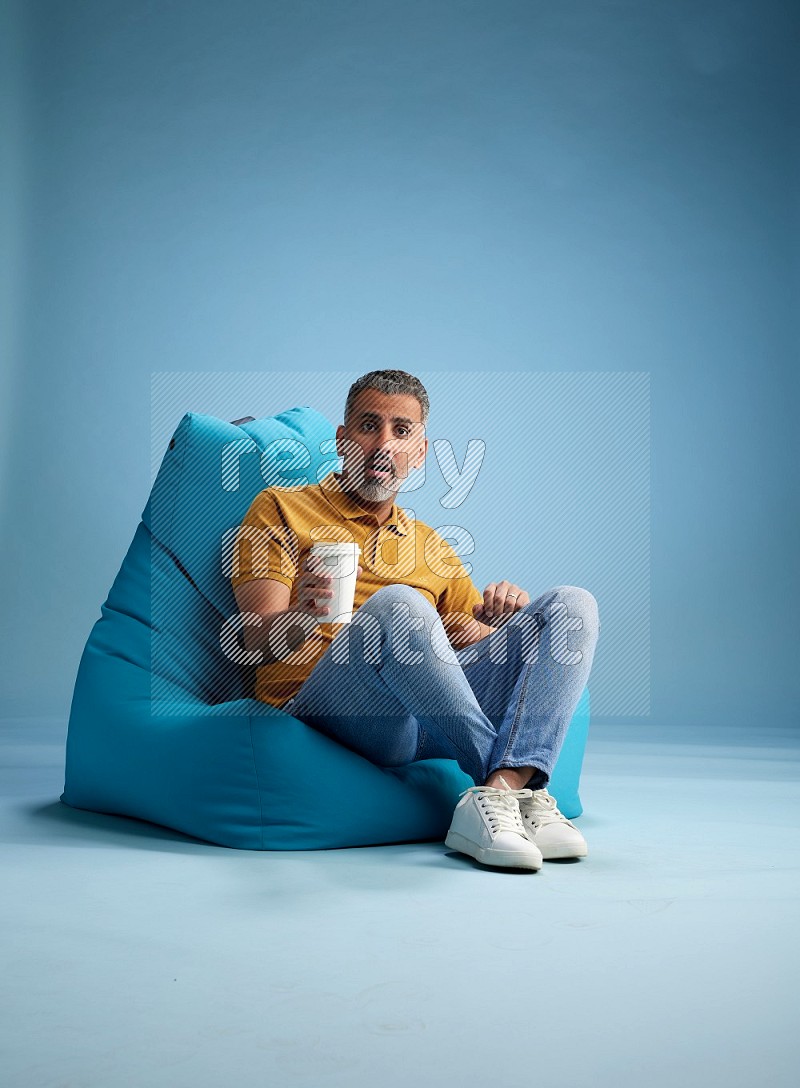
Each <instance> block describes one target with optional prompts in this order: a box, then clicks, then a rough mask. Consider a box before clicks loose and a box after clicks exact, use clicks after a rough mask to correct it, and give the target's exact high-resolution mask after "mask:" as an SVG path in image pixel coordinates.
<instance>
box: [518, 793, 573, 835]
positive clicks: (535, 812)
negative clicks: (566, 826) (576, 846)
mask: <svg viewBox="0 0 800 1088" xmlns="http://www.w3.org/2000/svg"><path fill="white" fill-rule="evenodd" d="M528 792H529V793H530V795H531V798H532V801H531V804H529V805H526V806H525V812H524V813H523V815H524V816H527V817H528V819H530V820H533V821H534V823H537V824H552V823H554V822H555V821H556V820H559V821H561V820H563V821H564V823H569V820H568V819H567V818H566V816H565V815H564V813H563V812H561V811H560V810H559V808H558V806H557V805H556V799H555V797H551V795H550V794H549V793H548V792H547V790H545V789H541V790H529V791H528ZM570 826H572V825H570Z"/></svg>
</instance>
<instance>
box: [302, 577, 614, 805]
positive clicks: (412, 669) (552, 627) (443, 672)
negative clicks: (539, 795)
mask: <svg viewBox="0 0 800 1088" xmlns="http://www.w3.org/2000/svg"><path fill="white" fill-rule="evenodd" d="M599 631H600V620H599V616H598V609H597V602H596V601H595V599H594V597H593V596H592V594H591V593H589V592H588V591H587V590H585V589H581V588H580V587H579V586H556V587H555V588H554V589H551V590H549V591H548V592H547V593H543V594H542V595H541V596H540V597H537V598H536V600H534V601H531V602H530V604H528V605H526V606H525V607H523V608H521V609H519V611H517V612H515V613H514V615H513V616H512V617H511V619H510V620H508V621H506V623H505V624H504V625H503V626H502V627H499V628H498V629H496V630H495V631H494V632H493V633H492V634H491V635H488V636H487V637H486V638H484V639H482V640H481V641H480V642H477V643H474V644H473V645H472V646H466V647H464V648H462V649H460V650H458V651H455V650H454V649H453V648H452V646H451V645H450V642H449V641H448V638H447V635H446V633H445V629H444V626H443V624H442V621H441V618H440V617H439V614H438V612H437V611H436V609H435V608H434V607H433V605H432V604H431V603H430V602H429V601H428V600H427V598H426V597H424V596H423V595H422V594H421V593H419V592H418V591H417V590H416V589H413V588H411V587H410V586H404V585H388V586H382V587H381V588H380V589H379V590H377V592H376V593H374V594H373V595H372V596H371V597H370V598H369V600H367V601H366V603H365V604H363V605H362V606H361V608H359V610H358V611H357V612H356V613H355V615H354V617H353V620H352V622H351V623H349V624H348V625H347V626H345V627H342V628H341V629H340V630H339V631H338V632H337V633H336V635H335V637H334V639H333V641H332V642H331V645H330V646H329V647H328V648H327V650H326V651H325V653H324V655H323V656H322V657H321V658H320V660H319V661H318V662H317V664H316V665H315V667H314V669H313V671H312V672H311V673H310V675H309V676H308V678H307V679H306V681H305V683H304V684H303V686H302V687H301V688H300V690H299V691H298V692H297V694H296V695H295V696H294V697H293V698H291V699H289V700H288V702H286V703H285V704H284V705H283V707H282V709H283V710H285V711H286V712H287V713H290V714H292V716H293V717H295V718H298V719H300V720H301V721H303V722H306V723H307V724H308V725H311V726H313V727H314V728H315V729H317V730H319V731H320V732H322V733H325V734H327V735H328V736H329V737H332V738H334V739H335V740H337V741H339V742H340V743H341V744H344V745H346V746H347V747H348V748H351V749H353V750H354V751H356V752H358V753H360V754H361V755H363V756H365V757H366V758H367V759H368V760H370V761H371V762H373V763H375V764H377V765H378V766H381V767H397V766H402V765H403V764H406V763H411V762H414V761H415V760H419V759H432V758H434V757H445V758H449V759H455V760H456V761H457V762H458V764H459V766H460V767H461V768H462V770H464V771H466V773H467V774H468V775H470V776H471V777H472V779H473V781H474V782H475V783H476V784H477V785H482V784H483V783H484V782H485V781H486V779H487V778H488V777H489V775H490V774H491V773H492V772H493V771H495V770H499V769H502V768H503V767H533V768H535V771H534V774H533V776H532V777H531V779H530V780H529V785H530V786H531V787H532V788H534V789H536V788H539V787H541V786H544V785H546V783H547V781H549V778H550V775H551V773H552V770H553V767H554V766H555V762H556V759H557V758H558V753H559V751H560V749H561V745H562V742H563V740H564V735H565V733H566V731H567V727H568V725H569V723H570V720H571V718H572V715H573V713H574V711H575V707H576V706H577V705H578V700H579V699H580V697H581V695H582V693H583V689H584V687H585V686H586V682H587V679H588V677H589V671H590V669H591V667H592V660H593V658H594V650H595V645H596V643H597V638H598V634H599Z"/></svg>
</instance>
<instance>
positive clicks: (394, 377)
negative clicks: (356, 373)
mask: <svg viewBox="0 0 800 1088" xmlns="http://www.w3.org/2000/svg"><path fill="white" fill-rule="evenodd" d="M365 389H377V391H378V392H379V393H390V394H392V395H394V396H396V395H398V394H400V395H404V396H407V397H416V399H417V400H418V401H419V404H420V408H421V409H422V423H423V426H427V423H428V414H429V413H430V409H431V403H430V400H429V399H428V394H427V393H426V391H425V386H424V385H423V384H422V382H421V381H420V380H419V378H415V377H414V375H413V374H408V373H406V371H405V370H370V372H369V374H364V375H363V376H362V377H360V378H358V379H357V381H354V382H353V384H352V385H351V386H350V392H349V393H348V394H347V402H346V404H345V406H344V421H345V424H346V423H347V421H348V420H349V419H350V413H351V412H352V411H353V406H354V405H355V401H356V397H357V396H358V394H359V393H361V392H363V391H364V390H365Z"/></svg>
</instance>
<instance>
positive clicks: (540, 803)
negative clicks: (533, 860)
mask: <svg viewBox="0 0 800 1088" xmlns="http://www.w3.org/2000/svg"><path fill="white" fill-rule="evenodd" d="M522 792H525V793H527V794H528V795H529V796H528V797H527V798H524V799H522V800H521V801H520V803H519V810H520V814H521V816H522V823H523V825H524V827H525V830H526V832H527V833H528V838H529V839H530V840H531V842H535V843H536V845H537V846H538V847H539V849H540V850H541V852H542V857H543V858H547V859H550V858H585V857H586V855H587V854H588V853H589V847H588V846H587V845H586V839H584V837H583V835H582V834H581V833H580V831H579V830H578V829H577V827H576V826H575V824H573V823H570V821H569V820H568V819H567V818H566V816H565V815H564V814H563V812H559V810H558V808H557V806H556V799H555V797H551V796H550V794H549V793H548V792H547V790H544V789H542V790H525V791H522Z"/></svg>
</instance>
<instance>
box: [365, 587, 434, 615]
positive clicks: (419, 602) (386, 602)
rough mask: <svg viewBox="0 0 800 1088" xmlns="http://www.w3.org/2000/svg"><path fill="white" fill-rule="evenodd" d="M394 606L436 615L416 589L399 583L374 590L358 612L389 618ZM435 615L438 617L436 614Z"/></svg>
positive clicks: (426, 599)
mask: <svg viewBox="0 0 800 1088" xmlns="http://www.w3.org/2000/svg"><path fill="white" fill-rule="evenodd" d="M396 604H403V605H408V607H409V608H411V609H412V610H415V611H416V610H420V611H422V612H424V611H425V610H426V609H427V610H430V611H433V612H434V613H436V609H435V608H434V606H433V605H432V604H431V602H430V601H429V600H428V598H427V597H425V596H423V594H422V593H420V591H419V590H418V589H414V587H413V586H406V585H402V584H401V583H393V584H392V585H387V586H381V588H380V589H376V590H375V592H374V593H373V594H372V596H371V597H370V598H369V599H368V600H367V601H365V602H364V604H362V606H361V608H359V610H358V612H363V611H364V610H365V609H366V610H368V611H370V612H374V613H376V614H380V615H384V614H385V615H387V616H391V614H392V607H393V606H394V605H396ZM358 612H356V615H358ZM436 614H437V615H438V613H436Z"/></svg>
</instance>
